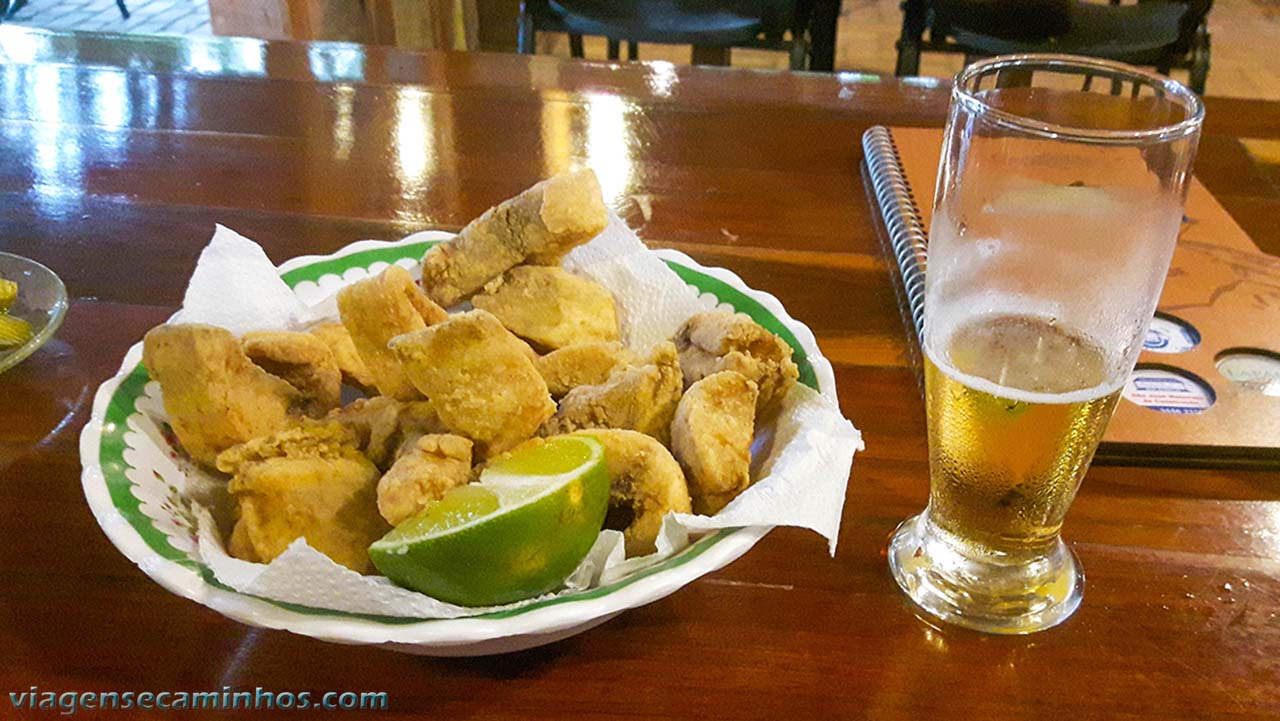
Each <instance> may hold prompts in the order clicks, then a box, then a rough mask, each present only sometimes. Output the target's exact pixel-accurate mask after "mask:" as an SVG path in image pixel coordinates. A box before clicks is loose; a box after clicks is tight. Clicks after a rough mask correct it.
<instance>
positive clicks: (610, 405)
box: [538, 343, 684, 443]
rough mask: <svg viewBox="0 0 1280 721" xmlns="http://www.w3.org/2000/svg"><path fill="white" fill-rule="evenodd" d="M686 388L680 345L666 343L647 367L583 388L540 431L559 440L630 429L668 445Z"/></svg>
mask: <svg viewBox="0 0 1280 721" xmlns="http://www.w3.org/2000/svg"><path fill="white" fill-rule="evenodd" d="M683 390H684V384H683V381H682V380H681V375H680V363H679V361H678V359H677V357H676V349H675V346H673V345H671V344H670V343H663V344H661V345H659V346H658V347H657V349H656V350H655V351H654V353H653V356H652V357H651V358H650V359H649V362H648V363H647V364H646V365H642V366H636V367H633V368H623V369H621V370H616V371H614V372H613V374H612V375H610V376H609V379H608V380H606V381H605V382H604V383H600V384H597V385H590V386H578V387H577V388H574V389H573V390H571V391H569V393H568V395H566V396H565V397H564V398H563V399H561V401H560V410H559V411H557V412H556V414H555V416H554V417H552V418H551V420H549V421H547V422H546V423H544V424H543V425H542V427H541V428H539V429H538V435H540V436H543V437H547V436H557V435H560V434H561V433H569V432H571V431H576V430H579V429H582V428H625V429H630V430H633V431H639V432H641V433H644V434H647V435H650V436H653V437H654V438H656V439H658V440H659V441H661V442H663V443H666V442H667V440H668V439H669V438H670V437H671V419H672V417H673V416H674V415H675V412H676V404H677V403H679V401H680V393H681V391H683Z"/></svg>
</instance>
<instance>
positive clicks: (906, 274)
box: [862, 125, 929, 342]
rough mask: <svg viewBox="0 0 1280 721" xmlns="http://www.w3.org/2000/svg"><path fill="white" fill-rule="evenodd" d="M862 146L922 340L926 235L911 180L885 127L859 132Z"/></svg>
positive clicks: (873, 188)
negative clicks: (903, 168)
mask: <svg viewBox="0 0 1280 721" xmlns="http://www.w3.org/2000/svg"><path fill="white" fill-rule="evenodd" d="M862 150H863V155H864V157H865V158H866V163H867V171H868V173H869V175H870V177H871V186H872V190H873V192H874V194H875V198H876V203H877V205H879V206H880V215H881V217H882V218H884V225H885V229H886V230H887V231H888V235H889V250H890V251H891V252H892V254H893V257H894V260H895V262H896V263H897V265H898V270H899V271H900V272H901V273H902V292H903V294H904V301H905V303H906V306H907V310H908V312H909V314H910V316H911V323H912V325H914V326H915V332H916V337H917V338H918V339H920V340H921V342H923V340H924V274H925V267H926V265H927V260H928V255H929V236H928V233H927V232H926V231H925V228H924V223H923V222H922V221H921V219H920V210H919V208H918V207H917V206H916V200H915V195H914V194H913V193H912V192H911V183H909V182H908V181H907V178H906V176H905V175H904V174H903V172H902V163H901V162H900V161H899V159H898V149H897V147H896V146H894V144H893V136H892V135H891V134H890V133H889V129H888V128H886V127H884V126H882V125H876V126H874V127H872V128H870V129H869V130H867V131H866V132H865V133H863V134H862Z"/></svg>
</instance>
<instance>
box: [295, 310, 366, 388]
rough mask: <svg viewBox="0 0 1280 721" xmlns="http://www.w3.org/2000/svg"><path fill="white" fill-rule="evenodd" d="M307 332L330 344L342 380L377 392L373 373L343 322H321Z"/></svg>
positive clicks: (330, 350) (356, 386)
mask: <svg viewBox="0 0 1280 721" xmlns="http://www.w3.org/2000/svg"><path fill="white" fill-rule="evenodd" d="M307 332H308V333H310V334H311V335H314V336H315V337H317V338H319V339H320V340H321V341H322V342H324V344H325V345H327V346H329V352H330V353H332V354H333V359H334V361H336V362H337V364H338V372H339V373H341V374H342V382H343V383H346V384H347V385H349V386H352V387H353V388H357V389H359V390H361V391H364V392H366V393H373V392H375V390H376V388H375V386H374V383H373V373H370V372H369V367H368V366H366V365H365V364H364V360H363V359H361V358H360V352H359V351H357V350H356V344H355V342H354V341H352V340H351V333H349V332H348V331H347V327H346V326H345V325H343V324H341V323H321V324H319V325H317V326H313V327H311V328H308V329H307Z"/></svg>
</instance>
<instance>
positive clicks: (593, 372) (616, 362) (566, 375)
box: [533, 342, 640, 399]
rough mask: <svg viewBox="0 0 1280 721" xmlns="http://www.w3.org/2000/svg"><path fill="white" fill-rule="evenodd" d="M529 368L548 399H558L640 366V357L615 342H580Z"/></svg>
mask: <svg viewBox="0 0 1280 721" xmlns="http://www.w3.org/2000/svg"><path fill="white" fill-rule="evenodd" d="M533 365H534V366H535V367H536V368H537V369H538V372H539V373H541V374H542V379H543V380H544V381H546V382H547V390H549V391H551V397H552V398H557V399H559V398H563V397H564V395H565V394H566V393H568V392H569V391H571V390H573V389H574V388H577V387H578V386H588V385H595V384H597V383H604V382H605V381H607V380H609V375H610V374H611V373H613V372H614V371H615V370H618V369H620V368H630V367H631V366H634V365H640V356H637V355H636V354H635V353H632V352H631V351H629V350H627V349H626V348H625V347H624V346H623V345H622V344H621V343H617V342H608V343H583V344H580V345H571V346H567V347H564V348H560V349H559V350H554V351H552V352H550V353H548V354H546V355H544V356H542V357H540V358H538V359H536V360H534V362H533Z"/></svg>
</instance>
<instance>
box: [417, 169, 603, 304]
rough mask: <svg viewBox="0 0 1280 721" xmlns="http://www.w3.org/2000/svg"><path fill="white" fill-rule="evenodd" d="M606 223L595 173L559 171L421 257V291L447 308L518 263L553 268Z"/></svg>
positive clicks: (497, 207)
mask: <svg viewBox="0 0 1280 721" xmlns="http://www.w3.org/2000/svg"><path fill="white" fill-rule="evenodd" d="M608 222H609V217H608V213H607V212H606V210H605V206H604V200H603V198H602V197H601V195H600V183H599V182H598V181H597V180H596V174H595V172H593V171H591V170H579V171H575V172H570V173H562V174H560V175H556V176H554V177H552V178H548V179H547V180H544V181H542V182H541V183H538V184H537V185H535V186H533V187H532V188H529V189H528V190H526V191H524V192H523V193H521V194H519V195H517V196H516V197H514V198H511V199H510V200H507V201H504V202H502V203H500V204H498V205H497V206H496V207H493V208H490V209H489V210H487V211H485V213H484V215H481V216H480V217H479V218H476V219H475V220H473V221H471V223H469V224H468V225H467V227H465V228H463V229H462V232H460V233H458V235H457V237H455V238H454V239H452V240H450V241H448V242H446V243H440V244H439V245H436V246H434V247H432V248H431V249H430V250H428V251H427V254H426V255H425V256H423V258H422V288H423V290H425V291H426V293H427V295H428V296H429V297H430V298H431V299H432V300H434V301H435V302H437V303H439V304H440V305H442V306H444V307H445V308H450V307H453V306H455V305H457V304H458V303H459V302H460V301H462V300H465V299H466V298H469V297H470V296H471V295H472V294H473V293H475V292H476V291H478V290H480V288H481V287H483V286H484V284H485V283H488V282H489V281H490V280H492V279H493V278H496V277H498V276H499V275H502V274H503V273H505V272H507V270H508V269H510V268H513V267H515V266H517V265H520V264H521V263H526V262H528V263H535V264H538V265H554V264H556V263H558V262H559V261H560V258H561V256H563V255H564V254H565V253H567V252H569V251H570V250H572V249H573V248H574V247H576V246H579V245H582V244H583V243H585V242H587V241H588V240H591V239H592V238H594V237H595V236H596V235H598V234H599V233H600V231H602V230H604V227H605V225H607V224H608Z"/></svg>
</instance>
